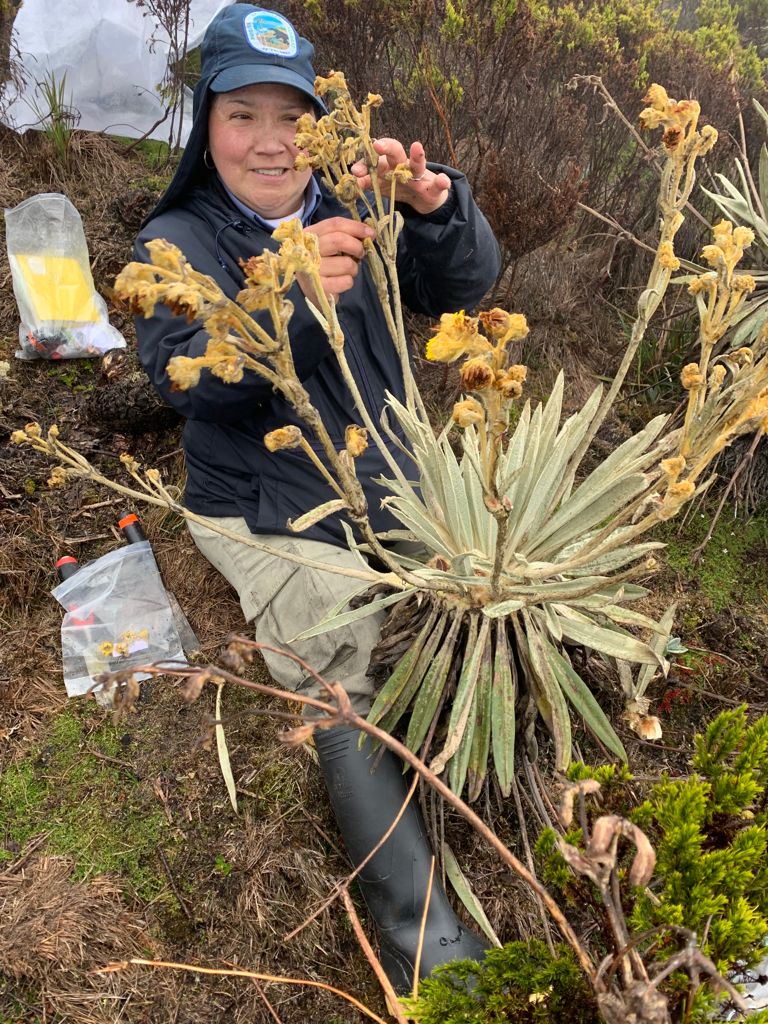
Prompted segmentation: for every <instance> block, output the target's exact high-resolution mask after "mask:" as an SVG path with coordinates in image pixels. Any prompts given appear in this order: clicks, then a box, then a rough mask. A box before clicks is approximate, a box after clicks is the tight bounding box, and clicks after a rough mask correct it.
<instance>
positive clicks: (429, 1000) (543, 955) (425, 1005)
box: [404, 941, 600, 1024]
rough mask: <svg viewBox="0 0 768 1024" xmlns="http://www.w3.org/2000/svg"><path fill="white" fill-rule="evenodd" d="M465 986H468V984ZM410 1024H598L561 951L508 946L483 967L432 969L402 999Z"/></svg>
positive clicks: (570, 960) (583, 984) (574, 967)
mask: <svg viewBox="0 0 768 1024" xmlns="http://www.w3.org/2000/svg"><path fill="white" fill-rule="evenodd" d="M468 982H469V984H468ZM404 1005H405V1008H406V1011H407V1012H408V1014H409V1017H410V1018H411V1019H412V1020H413V1021H414V1024H507V1022H510V1021H514V1024H540V1022H541V1024H543V1022H546V1024H599V1022H600V1015H599V1013H598V1010H597V1004H596V1002H595V997H594V995H593V993H592V991H591V990H590V987H589V985H588V983H587V980H586V978H585V977H584V975H583V973H582V971H581V969H580V968H579V966H578V964H577V963H576V960H575V958H574V956H573V953H572V952H571V951H570V950H569V949H568V948H567V947H566V946H556V947H555V955H554V956H553V955H552V954H551V953H550V951H549V949H548V948H547V946H546V945H545V944H544V943H543V942H539V941H533V942H510V943H508V944H507V945H506V946H502V947H501V949H492V950H490V951H489V952H488V953H487V954H486V956H485V961H484V962H483V964H482V965H481V964H477V963H474V962H473V961H472V960H461V961H458V962H455V963H452V964H446V965H445V966H444V967H440V968H439V969H438V970H436V971H435V972H434V973H433V974H432V976H431V977H429V978H426V979H425V980H424V981H423V982H422V983H421V985H420V988H419V995H418V998H416V999H411V1000H405V1003H404Z"/></svg>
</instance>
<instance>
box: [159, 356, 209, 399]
mask: <svg viewBox="0 0 768 1024" xmlns="http://www.w3.org/2000/svg"><path fill="white" fill-rule="evenodd" d="M204 360H205V357H200V356H197V357H192V356H174V357H173V358H172V359H169V360H168V376H169V377H170V378H171V381H172V382H173V386H174V388H175V389H176V390H177V391H188V390H189V389H190V388H194V387H196V386H197V385H198V384H199V383H200V372H201V370H202V369H203V366H204V365H205V361H204Z"/></svg>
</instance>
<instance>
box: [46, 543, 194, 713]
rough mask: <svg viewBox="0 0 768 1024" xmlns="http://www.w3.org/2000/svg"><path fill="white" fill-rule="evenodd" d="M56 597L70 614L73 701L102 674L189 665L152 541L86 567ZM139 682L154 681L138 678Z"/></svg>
mask: <svg viewBox="0 0 768 1024" xmlns="http://www.w3.org/2000/svg"><path fill="white" fill-rule="evenodd" d="M52 594H53V596H54V597H55V598H56V600H57V601H58V602H59V604H60V605H61V606H62V607H63V608H64V609H65V610H66V615H65V616H64V621H63V623H62V626H61V653H62V662H63V668H64V685H65V687H66V690H67V695H68V696H70V697H77V696H80V695H82V694H84V693H87V692H88V691H89V690H90V689H91V687H92V686H93V684H94V678H95V677H96V676H97V675H99V673H101V672H116V671H118V670H120V669H126V668H131V667H132V666H134V665H147V664H151V663H152V662H156V661H180V662H186V659H185V657H184V652H183V650H182V646H181V641H180V640H179V633H178V630H177V628H176V623H175V622H174V617H173V612H172V610H171V606H170V604H169V602H168V595H167V593H166V591H165V587H164V586H163V581H162V579H161V578H160V572H159V570H158V568H157V563H156V562H155V556H154V555H153V554H152V549H151V548H150V545H149V542H148V541H142V542H141V543H138V544H129V545H127V546H126V547H120V548H117V549H116V550H114V551H110V552H109V553H108V554H106V555H103V556H102V557H101V558H97V559H96V560H95V561H94V562H88V563H86V564H85V565H83V566H81V567H80V569H79V571H78V572H76V573H75V574H74V575H72V576H70V577H69V578H68V579H66V580H64V581H63V582H62V583H60V584H59V585H58V586H57V587H56V588H55V589H54V590H53V591H52ZM136 678H137V679H146V678H148V677H147V675H146V674H142V673H137V676H136Z"/></svg>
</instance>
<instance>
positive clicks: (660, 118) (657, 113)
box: [639, 107, 667, 131]
mask: <svg viewBox="0 0 768 1024" xmlns="http://www.w3.org/2000/svg"><path fill="white" fill-rule="evenodd" d="M666 119H667V115H666V113H665V112H664V111H663V110H656V109H654V108H653V107H646V108H645V110H641V111H640V115H639V121H640V127H641V128H643V129H644V130H645V131H653V130H654V129H655V128H658V127H659V125H662V124H664V122H665V121H666Z"/></svg>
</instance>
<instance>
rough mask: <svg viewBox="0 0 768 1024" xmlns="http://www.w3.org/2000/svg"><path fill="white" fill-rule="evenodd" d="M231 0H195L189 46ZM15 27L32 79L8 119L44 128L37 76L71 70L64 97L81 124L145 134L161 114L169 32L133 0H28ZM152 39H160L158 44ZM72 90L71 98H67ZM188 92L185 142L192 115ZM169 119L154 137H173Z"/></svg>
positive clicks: (21, 127)
mask: <svg viewBox="0 0 768 1024" xmlns="http://www.w3.org/2000/svg"><path fill="white" fill-rule="evenodd" d="M230 2H231V0H192V4H191V14H190V28H189V42H188V47H189V49H193V48H194V47H195V46H197V45H198V44H199V42H200V40H201V39H202V37H203V34H204V32H205V29H206V28H207V27H208V25H209V24H210V22H211V20H212V18H213V17H214V15H215V14H216V13H217V12H218V11H220V10H221V9H222V8H224V7H227V6H228V5H229V3H230ZM14 28H15V30H16V33H17V43H18V47H19V51H20V52H21V58H22V64H23V68H24V74H25V76H26V79H27V85H26V88H25V89H24V91H23V92H22V93H21V94H20V95H17V96H16V97H14V98H13V99H12V101H11V103H10V105H9V108H8V113H7V115H6V118H5V124H6V125H8V127H10V128H13V129H14V130H15V131H18V132H24V131H26V130H27V129H29V128H33V127H39V124H36V122H37V121H38V116H37V114H36V113H35V104H37V106H38V107H41V108H42V109H43V112H45V111H44V108H45V104H44V102H43V101H42V98H41V97H40V94H39V91H37V86H36V82H40V81H42V80H43V78H44V76H45V75H46V73H51V72H52V73H53V75H54V76H55V78H56V80H57V81H60V80H61V77H62V76H63V75H64V74H65V73H66V76H67V78H66V90H65V98H66V100H67V102H68V103H71V105H72V107H74V108H75V110H77V111H78V112H79V114H80V120H79V122H78V127H79V128H83V129H85V130H87V131H108V132H111V133H114V134H116V135H126V136H129V137H130V138H139V137H141V136H142V135H144V134H145V133H146V132H147V131H149V129H150V128H151V127H152V125H153V124H154V123H155V122H156V121H157V120H159V118H161V117H162V115H163V112H164V111H165V104H164V103H163V101H162V99H161V98H160V95H159V92H158V87H159V84H160V82H162V80H163V77H164V75H165V71H166V67H167V60H168V49H169V47H168V37H167V36H166V35H165V34H164V33H163V32H162V30H161V29H160V28H159V27H158V26H157V25H156V24H155V22H154V21H153V19H152V18H151V17H150V16H147V17H144V11H143V10H142V9H141V8H140V7H137V6H136V5H135V4H132V3H128V0H57V2H56V3H52V2H51V0H24V3H23V4H22V7H21V9H20V11H19V13H18V14H17V15H16V21H15V24H14ZM152 40H154V42H152ZM70 94H71V97H72V98H71V100H70V99H69V97H70ZM191 99H192V94H191V92H189V90H187V102H186V104H185V114H184V121H185V125H186V128H185V130H184V134H183V137H182V145H183V144H184V143H186V139H187V136H188V132H189V127H190V125H191V120H192V102H191ZM169 124H170V122H169V121H166V122H165V123H164V124H161V125H160V126H159V127H158V128H156V129H155V130H154V131H153V132H152V133H151V135H150V138H153V139H164V140H167V139H168V132H169Z"/></svg>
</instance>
